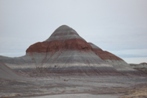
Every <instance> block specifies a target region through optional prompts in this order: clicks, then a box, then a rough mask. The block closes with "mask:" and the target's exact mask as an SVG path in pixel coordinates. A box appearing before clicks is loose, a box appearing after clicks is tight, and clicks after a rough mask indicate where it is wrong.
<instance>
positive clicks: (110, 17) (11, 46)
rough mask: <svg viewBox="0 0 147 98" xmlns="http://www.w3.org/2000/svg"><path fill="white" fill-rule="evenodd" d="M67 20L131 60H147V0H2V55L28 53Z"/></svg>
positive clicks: (105, 47) (90, 39) (102, 45)
mask: <svg viewBox="0 0 147 98" xmlns="http://www.w3.org/2000/svg"><path fill="white" fill-rule="evenodd" d="M63 24H66V25H68V26H70V27H72V28H73V29H75V30H76V31H77V32H78V34H79V35H80V36H81V37H83V38H84V39H85V40H86V41H88V42H92V43H94V44H96V45H97V46H99V47H100V48H102V49H103V50H107V51H110V52H112V53H114V54H115V55H117V56H119V57H121V58H122V59H124V60H125V61H126V62H128V63H140V62H147V0H0V55H4V56H9V57H18V56H22V55H25V51H26V49H27V48H28V47H29V46H30V45H31V44H33V43H35V42H38V41H44V40H46V39H47V38H48V37H49V36H50V35H51V34H52V32H53V31H54V30H55V29H56V28H57V27H59V26H60V25H63Z"/></svg>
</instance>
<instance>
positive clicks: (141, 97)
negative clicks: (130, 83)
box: [120, 85, 147, 98]
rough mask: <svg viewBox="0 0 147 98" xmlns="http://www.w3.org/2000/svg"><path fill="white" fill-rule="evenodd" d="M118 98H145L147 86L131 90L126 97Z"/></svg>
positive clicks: (146, 97) (146, 96)
mask: <svg viewBox="0 0 147 98" xmlns="http://www.w3.org/2000/svg"><path fill="white" fill-rule="evenodd" d="M120 98H147V85H146V86H140V87H136V88H133V89H132V90H129V91H128V94H127V95H124V96H122V97H120Z"/></svg>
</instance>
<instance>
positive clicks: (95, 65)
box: [0, 25, 132, 73]
mask: <svg viewBox="0 0 147 98" xmlns="http://www.w3.org/2000/svg"><path fill="white" fill-rule="evenodd" d="M8 59H9V60H8ZM0 61H3V62H5V63H8V65H9V66H10V67H11V68H19V69H22V68H48V70H50V72H57V73H66V72H68V73H69V72H73V73H74V72H76V73H77V72H86V73H88V72H96V73H101V72H116V71H120V70H123V71H124V70H125V71H128V70H132V69H131V68H130V67H129V65H128V64H127V63H126V62H125V61H123V60H122V59H121V58H119V57H117V56H115V55H114V54H112V53H110V52H107V51H103V50H102V49H100V48H99V47H97V46H95V45H94V44H92V43H87V42H86V41H85V40H84V39H83V38H82V37H80V36H79V35H78V33H77V32H76V31H75V30H74V29H72V28H71V27H69V26H66V25H62V26H60V27H59V28H57V29H56V30H55V31H54V32H53V34H52V35H51V36H50V37H49V38H48V39H47V40H45V41H43V42H37V43H35V44H33V45H31V46H30V47H29V48H28V49H27V50H26V55H25V56H22V57H18V58H6V57H5V58H4V57H3V58H2V59H0Z"/></svg>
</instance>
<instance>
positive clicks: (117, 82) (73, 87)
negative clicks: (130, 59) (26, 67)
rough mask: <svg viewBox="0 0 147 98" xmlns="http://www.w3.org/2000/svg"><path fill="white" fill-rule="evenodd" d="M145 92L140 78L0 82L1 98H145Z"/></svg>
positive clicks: (49, 78)
mask: <svg viewBox="0 0 147 98" xmlns="http://www.w3.org/2000/svg"><path fill="white" fill-rule="evenodd" d="M25 77H26V76H25ZM25 77H24V78H25ZM146 91H147V77H146V76H139V75H138V76H136V75H115V76H113V75H90V76H88V75H82V76H80V75H68V76H67V75H66V76H65V75H60V76H59V75H51V76H46V77H42V76H35V77H27V78H25V80H22V81H21V80H19V81H18V82H16V80H14V81H13V80H11V81H10V80H4V79H3V80H1V81H0V97H1V98H48V97H49V98H75V97H76V98H89V97H90V98H108V97H109V98H146V97H147V94H146V93H145V92H146ZM59 96H60V97H59ZM86 96H87V97H86ZM132 96H137V97H132ZM138 96H139V97H138ZM141 96H146V97H141Z"/></svg>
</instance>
